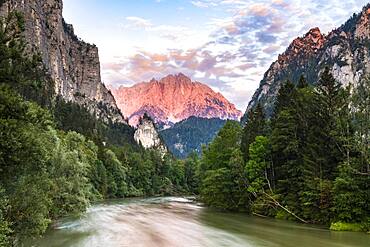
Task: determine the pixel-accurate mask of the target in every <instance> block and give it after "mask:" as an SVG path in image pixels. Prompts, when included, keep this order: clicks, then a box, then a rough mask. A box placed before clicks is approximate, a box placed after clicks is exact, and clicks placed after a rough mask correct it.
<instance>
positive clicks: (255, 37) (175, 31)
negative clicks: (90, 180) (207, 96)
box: [65, 0, 367, 110]
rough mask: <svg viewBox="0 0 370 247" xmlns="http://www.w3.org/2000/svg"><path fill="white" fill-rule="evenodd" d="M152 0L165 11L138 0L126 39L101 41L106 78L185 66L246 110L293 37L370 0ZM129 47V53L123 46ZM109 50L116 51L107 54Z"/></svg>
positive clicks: (126, 22)
mask: <svg viewBox="0 0 370 247" xmlns="http://www.w3.org/2000/svg"><path fill="white" fill-rule="evenodd" d="M65 1H67V2H68V1H72V0H65ZM81 1H87V0H81ZM145 1H146V0H145ZM152 1H153V2H160V4H157V3H155V4H156V6H158V7H159V6H161V7H163V10H161V9H156V10H155V11H154V10H153V13H152V14H151V12H150V11H149V12H148V13H147V12H145V17H144V16H143V15H142V13H143V11H141V8H140V6H139V5H140V4H144V3H142V2H141V1H138V2H137V3H136V4H137V5H138V6H137V8H136V9H137V12H135V11H133V13H129V14H127V15H125V16H123V17H122V19H121V20H120V22H121V24H120V28H121V30H122V36H124V37H125V40H126V43H125V45H122V46H118V45H115V46H112V47H109V46H103V45H101V46H100V47H99V48H100V53H101V54H102V56H103V58H104V59H102V76H103V79H104V81H105V82H106V83H107V84H112V85H113V86H119V85H126V86H127V85H132V84H134V83H138V82H142V81H148V80H150V79H151V78H153V77H154V78H160V77H163V76H166V75H167V74H169V73H179V72H182V73H184V74H186V75H188V76H190V77H192V78H193V79H194V80H197V81H201V82H204V83H207V84H208V85H210V86H211V87H212V88H213V89H215V90H216V91H220V92H222V93H223V94H224V95H225V96H226V97H227V98H228V99H229V100H230V101H231V102H233V103H235V104H236V105H237V106H238V108H239V109H241V110H244V109H245V108H246V106H247V104H248V102H249V100H250V98H251V95H252V94H253V92H254V91H255V89H256V88H257V87H258V85H259V82H260V80H261V79H262V77H263V74H264V73H265V71H266V70H267V69H268V67H269V66H270V64H271V63H272V62H273V61H274V60H276V59H277V56H278V54H280V53H282V52H284V50H285V49H286V48H287V46H288V45H289V43H290V42H291V41H292V40H293V39H294V38H296V37H298V36H302V35H304V34H305V33H306V32H307V31H308V30H309V29H311V28H313V27H319V28H320V29H321V30H322V31H323V32H326V33H327V32H329V31H331V30H332V29H334V28H335V27H338V26H339V25H341V24H343V23H344V22H345V21H346V20H347V19H348V18H349V17H350V16H351V15H352V14H353V13H355V12H359V11H360V10H361V8H362V6H364V5H365V4H367V1H366V0H342V1H337V0H326V1H323V0H259V1H255V0H192V1H190V0H189V1H185V2H177V1H163V0H162V1H158V0H152ZM123 2H125V1H123ZM122 6H124V3H122ZM166 9H171V11H170V12H168V13H167V15H168V14H170V15H171V14H172V13H174V12H176V11H178V14H176V15H171V17H169V18H167V15H165V14H162V13H161V11H165V10H166ZM158 11H159V12H158ZM157 12H158V15H156V13H157ZM94 32H96V33H97V31H95V30H94ZM99 38H100V37H99V34H98V33H97V34H96V39H97V40H99ZM111 39H112V40H116V39H117V35H116V36H115V34H112V37H111ZM117 44H119V42H117ZM125 50H129V51H130V52H120V51H125ZM108 51H110V54H114V56H107V55H105V54H108Z"/></svg>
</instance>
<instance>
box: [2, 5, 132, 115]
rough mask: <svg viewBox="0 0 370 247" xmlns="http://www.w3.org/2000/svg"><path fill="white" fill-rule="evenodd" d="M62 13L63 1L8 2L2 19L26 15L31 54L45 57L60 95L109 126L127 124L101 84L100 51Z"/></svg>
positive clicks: (3, 7) (55, 88) (3, 6)
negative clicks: (35, 53) (117, 123)
mask: <svg viewBox="0 0 370 247" xmlns="http://www.w3.org/2000/svg"><path fill="white" fill-rule="evenodd" d="M62 9H63V2H62V0H5V1H4V3H3V4H2V5H1V7H0V15H2V16H4V15H6V14H7V13H9V12H10V11H13V10H17V11H19V12H21V13H23V15H24V17H25V21H26V23H25V24H26V26H25V28H26V31H25V38H26V41H27V43H28V44H29V50H30V51H31V52H37V53H40V55H41V56H42V60H43V62H44V64H45V67H46V69H47V72H48V73H49V75H50V77H51V78H52V80H53V81H54V82H55V84H54V91H55V94H56V95H60V96H62V97H63V98H64V99H65V100H67V101H73V102H77V103H79V104H80V105H83V106H85V107H87V108H88V109H89V110H90V111H91V112H92V113H94V114H96V116H97V117H98V118H100V119H102V120H104V121H106V122H108V121H112V122H125V120H124V118H123V117H122V114H121V112H120V110H119V109H118V107H117V105H116V102H115V99H114V97H113V95H112V94H111V92H110V91H109V90H108V89H107V88H106V87H105V85H104V84H103V83H102V81H101V77H100V62H99V55H98V48H97V47H96V46H95V45H90V44H88V43H85V42H83V41H82V40H80V39H79V38H78V37H77V36H76V35H75V33H74V30H73V27H72V25H69V24H67V23H66V22H65V21H64V19H63V16H62Z"/></svg>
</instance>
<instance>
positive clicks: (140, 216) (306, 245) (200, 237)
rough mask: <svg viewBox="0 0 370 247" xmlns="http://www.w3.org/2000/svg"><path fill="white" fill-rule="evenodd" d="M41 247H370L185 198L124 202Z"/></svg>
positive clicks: (99, 210) (367, 241)
mask: <svg viewBox="0 0 370 247" xmlns="http://www.w3.org/2000/svg"><path fill="white" fill-rule="evenodd" d="M25 246H40V247H67V246H68V247H70V246H72V247H98V246H99V247H105V246H109V247H126V246H127V247H136V246H137V247H156V246H160V247H177V246H178V247H180V246H181V247H182V246H184V247H192V246H215V247H218V246H225V247H226V246H227V247H234V246H235V247H239V246H243V247H248V246H257V247H259V246H261V247H262V246H266V247H277V246H281V247H296V246H299V247H321V246H322V247H348V246H364V247H365V246H366V247H369V246H370V236H369V235H368V234H365V233H350V232H331V231H328V230H326V229H323V228H318V227H312V226H307V225H302V224H295V223H292V222H286V221H279V220H274V219H264V218H258V217H251V216H247V215H244V214H233V213H221V212H217V211H213V210H210V209H207V208H205V207H202V206H201V205H199V204H196V203H194V202H192V201H191V200H188V199H185V198H173V197H170V198H152V199H125V200H116V201H109V202H105V203H100V204H96V205H94V206H92V207H91V208H90V209H89V210H88V211H87V213H86V214H85V215H84V216H82V217H81V218H77V219H76V218H66V219H63V220H61V221H60V222H57V223H56V224H55V225H54V226H53V227H52V229H51V230H49V231H48V232H47V234H46V235H45V237H44V238H42V239H38V240H34V241H27V243H25Z"/></svg>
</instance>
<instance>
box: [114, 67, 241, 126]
mask: <svg viewBox="0 0 370 247" xmlns="http://www.w3.org/2000/svg"><path fill="white" fill-rule="evenodd" d="M112 93H113V95H114V96H115V98H116V100H117V105H118V107H119V108H120V109H121V111H122V112H123V114H124V115H125V116H127V117H128V119H129V122H130V124H132V125H137V122H138V119H139V118H140V117H141V116H142V115H143V114H144V113H148V115H150V116H151V117H152V118H153V119H154V121H155V122H157V123H160V124H170V125H171V124H174V123H177V122H179V121H181V120H184V119H187V118H189V117H191V116H196V117H205V118H220V119H233V120H237V119H239V118H240V117H241V115H242V114H241V112H240V111H239V110H237V109H236V107H235V105H234V104H232V103H230V102H229V101H228V100H227V99H226V98H225V97H224V96H223V95H222V94H220V93H216V92H214V91H213V90H212V89H211V88H210V87H209V86H207V85H205V84H203V83H201V82H198V81H192V80H191V79H190V78H189V77H187V76H185V75H184V74H182V73H179V74H176V75H173V74H171V75H168V76H166V77H164V78H162V79H159V80H156V79H154V78H153V79H151V80H150V81H149V82H141V83H138V84H135V85H133V86H131V87H124V86H121V87H119V88H117V89H112ZM134 98H135V100H134Z"/></svg>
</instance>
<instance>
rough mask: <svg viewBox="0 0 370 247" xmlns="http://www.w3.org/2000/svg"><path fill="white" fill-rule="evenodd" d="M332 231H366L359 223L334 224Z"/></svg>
mask: <svg viewBox="0 0 370 247" xmlns="http://www.w3.org/2000/svg"><path fill="white" fill-rule="evenodd" d="M330 230H332V231H351V232H362V231H364V228H363V225H361V224H357V223H343V222H333V223H331V225H330Z"/></svg>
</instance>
